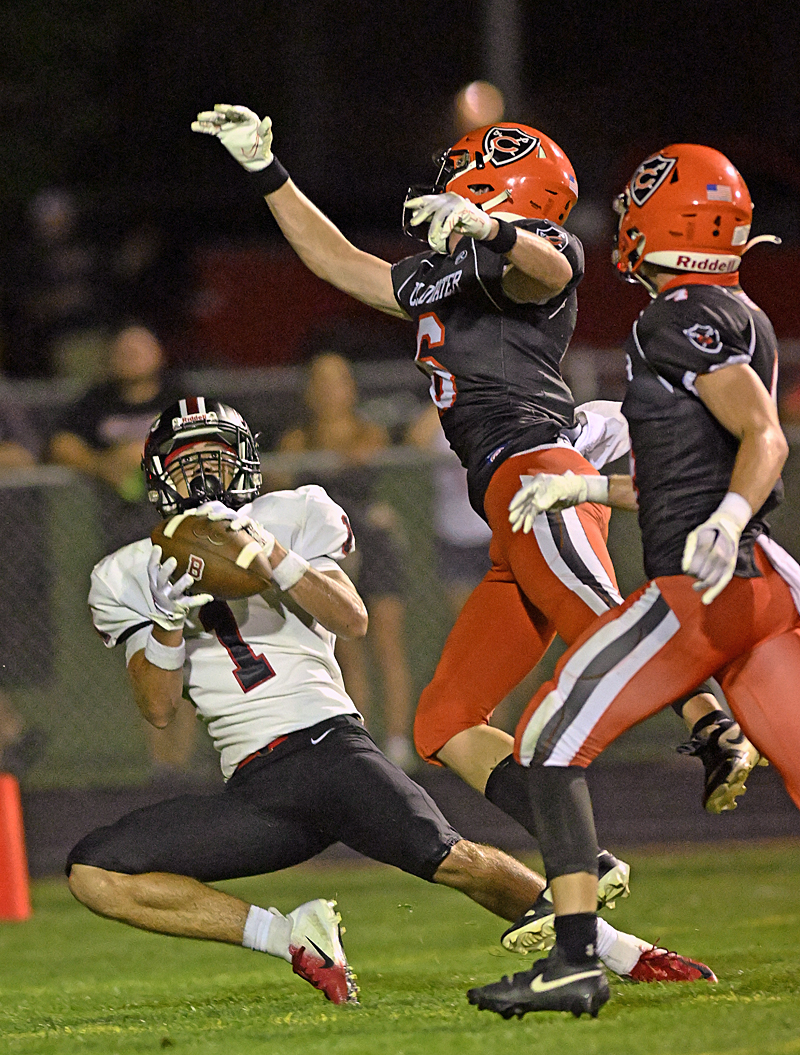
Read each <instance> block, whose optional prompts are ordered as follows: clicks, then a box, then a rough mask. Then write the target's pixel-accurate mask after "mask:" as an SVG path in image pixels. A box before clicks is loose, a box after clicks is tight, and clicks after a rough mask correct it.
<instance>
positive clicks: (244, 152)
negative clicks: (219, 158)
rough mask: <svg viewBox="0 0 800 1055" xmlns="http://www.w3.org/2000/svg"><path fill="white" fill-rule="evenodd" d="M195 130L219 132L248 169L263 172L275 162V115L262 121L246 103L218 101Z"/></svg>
mask: <svg viewBox="0 0 800 1055" xmlns="http://www.w3.org/2000/svg"><path fill="white" fill-rule="evenodd" d="M192 131H193V132H202V133H204V134H205V135H208V136H216V137H217V139H219V141H220V142H221V143H222V145H223V146H224V147H225V149H226V150H227V151H229V152H230V153H231V154H233V156H234V157H235V158H236V160H237V161H238V162H239V164H240V165H243V166H244V167H245V168H246V169H247V171H248V172H260V171H261V169H265V168H266V167H267V165H271V164H272V119H271V118H269V117H265V118H264V120H263V121H262V120H261V118H260V117H259V116H258V114H254V113H253V111H252V110H248V109H247V107H246V106H230V105H228V103H216V104H215V106H214V109H213V110H204V111H203V112H202V113H199V114H198V115H197V120H196V121H193V122H192Z"/></svg>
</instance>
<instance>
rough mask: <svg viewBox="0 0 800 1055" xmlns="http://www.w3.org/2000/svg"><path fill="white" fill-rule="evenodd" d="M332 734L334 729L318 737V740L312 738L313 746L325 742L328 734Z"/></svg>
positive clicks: (327, 730)
mask: <svg viewBox="0 0 800 1055" xmlns="http://www.w3.org/2000/svg"><path fill="white" fill-rule="evenodd" d="M332 732H333V728H332V727H331V728H330V729H326V730H325V732H324V733H322V735H321V736H318V737H317V739H316V740H315V739H314V738H313V737H312V738H311V743H312V744H318V743H319V742H320V740H324V739H325V737H326V736H327V735H328V733H332Z"/></svg>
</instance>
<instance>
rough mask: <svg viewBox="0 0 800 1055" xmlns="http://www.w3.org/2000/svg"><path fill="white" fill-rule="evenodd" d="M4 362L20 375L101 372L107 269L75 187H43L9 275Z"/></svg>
mask: <svg viewBox="0 0 800 1055" xmlns="http://www.w3.org/2000/svg"><path fill="white" fill-rule="evenodd" d="M7 299H8V304H7V309H6V311H7V319H6V324H7V329H8V349H7V362H6V363H5V367H6V369H7V371H8V373H9V374H10V375H12V376H17V377H50V376H53V375H58V376H77V377H85V378H90V377H94V376H96V371H97V366H98V362H99V358H100V355H101V349H102V344H103V339H104V331H105V327H106V324H107V320H108V303H107V279H106V268H105V267H104V262H103V260H102V256H101V253H100V250H99V248H98V247H97V245H95V244H94V243H93V242H91V241H90V240H89V239H88V238H87V237H86V235H85V234H84V232H83V231H82V230H81V229H80V215H79V211H78V206H77V202H76V200H75V198H74V196H73V195H72V193H71V192H70V191H68V190H65V189H61V188H49V189H47V190H43V191H40V192H39V193H38V194H37V195H36V196H35V197H34V198H33V200H32V201H31V203H30V207H29V210H28V232H27V234H26V236H25V237H24V238H22V239H20V240H19V243H18V245H17V247H16V251H15V253H14V255H13V256H12V258H11V259H10V264H9V273H8V276H7Z"/></svg>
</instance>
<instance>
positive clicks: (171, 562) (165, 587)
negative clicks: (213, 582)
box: [147, 546, 214, 630]
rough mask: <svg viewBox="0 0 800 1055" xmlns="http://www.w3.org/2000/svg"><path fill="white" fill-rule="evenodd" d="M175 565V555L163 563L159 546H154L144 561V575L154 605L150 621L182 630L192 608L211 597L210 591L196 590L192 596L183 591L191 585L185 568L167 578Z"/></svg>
mask: <svg viewBox="0 0 800 1055" xmlns="http://www.w3.org/2000/svg"><path fill="white" fill-rule="evenodd" d="M177 565H178V562H177V561H176V560H175V558H174V557H167V559H166V560H165V561H164V563H163V564H162V563H161V547H160V546H153V551H152V553H151V554H150V559H149V561H148V562H147V577H148V579H149V580H150V593H151V594H152V595H153V608H154V609H155V611H153V612H151V613H150V615H151V617H152V619H153V622H154V623H157V624H158V625H159V626H160V627H162V629H164V630H181V629H182V628H183V624H184V623H185V622H186V617H187V615H188V614H189V612H190V611H191V610H192V609H193V608H200V607H202V606H203V605H204V604H208V603H209V601H213V600H214V598H213V597H212V596H211V594H210V593H198V594H194V595H192V596H191V597H188V596H187V595H186V591H187V590H188V589H189V588H190V587H191V586H193V585H194V579H193V578H192V577H191V575H190V574H189V573H188V571H187V572H186V574H185V575H181V577H180V579H178V581H177V582H175V583H172V582H170V581H169V577H170V575H172V573H173V572H174V571H175V568H176V567H177Z"/></svg>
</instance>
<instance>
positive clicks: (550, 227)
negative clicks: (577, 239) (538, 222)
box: [533, 223, 569, 253]
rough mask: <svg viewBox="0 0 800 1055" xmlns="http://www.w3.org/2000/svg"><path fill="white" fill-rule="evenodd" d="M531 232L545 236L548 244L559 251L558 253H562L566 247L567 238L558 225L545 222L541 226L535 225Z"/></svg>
mask: <svg viewBox="0 0 800 1055" xmlns="http://www.w3.org/2000/svg"><path fill="white" fill-rule="evenodd" d="M533 233H534V234H537V235H538V236H539V237H540V238H545V239H546V240H547V241H548V242H549V243H550V245H552V246H553V247H554V248H556V249H557V250H558V251H559V253H563V252H564V250H565V249H566V248H567V244H568V242H569V239H568V238H567V235H566V232H564V231H562V230H561V229H560V228H559V227H556V226H555V224H552V223H546V224H544V226H542V227H537V228H536V230H535V231H534V232H533Z"/></svg>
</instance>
